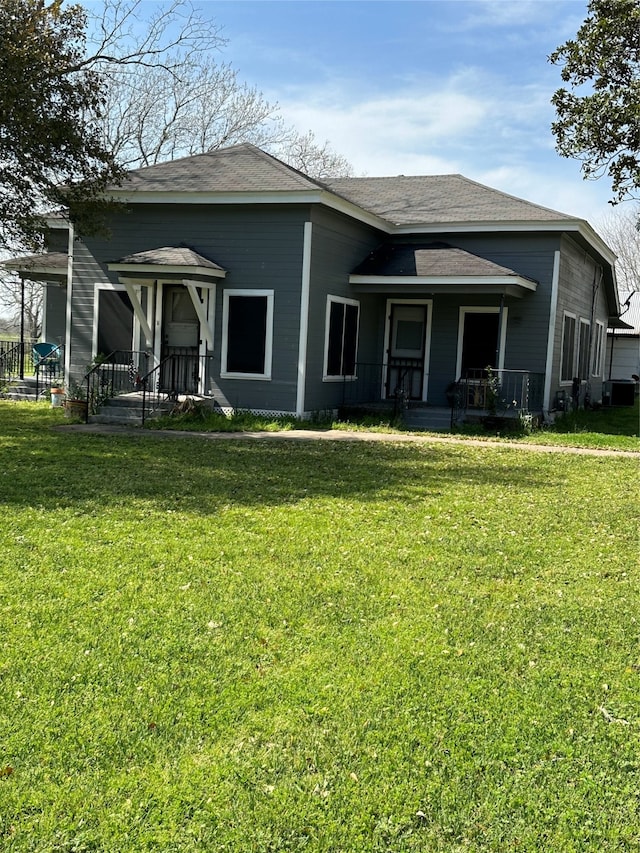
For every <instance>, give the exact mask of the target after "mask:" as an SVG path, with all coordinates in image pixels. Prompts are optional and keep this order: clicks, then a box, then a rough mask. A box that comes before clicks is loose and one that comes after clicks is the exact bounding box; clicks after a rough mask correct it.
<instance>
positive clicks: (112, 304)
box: [93, 282, 134, 364]
mask: <svg viewBox="0 0 640 853" xmlns="http://www.w3.org/2000/svg"><path fill="white" fill-rule="evenodd" d="M93 323H94V327H93V349H94V355H99V356H102V357H103V359H106V360H107V361H110V362H115V363H120V364H126V363H128V362H129V360H130V358H131V351H132V350H133V349H134V346H133V332H134V324H133V306H132V304H131V300H130V299H129V297H128V295H127V293H126V291H125V290H124V288H121V287H118V286H117V285H113V284H106V283H103V282H99V283H98V284H96V301H95V308H94V318H93Z"/></svg>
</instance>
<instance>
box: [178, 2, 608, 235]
mask: <svg viewBox="0 0 640 853" xmlns="http://www.w3.org/2000/svg"><path fill="white" fill-rule="evenodd" d="M194 5H195V6H196V8H197V9H198V10H199V12H200V13H201V14H202V15H203V16H205V17H207V18H208V19H212V20H214V21H215V22H216V24H218V25H219V26H220V27H221V29H222V35H223V36H224V37H225V38H226V39H227V44H226V46H225V48H224V49H223V51H222V52H221V54H220V59H221V60H223V61H225V62H229V63H231V65H232V66H233V67H234V68H235V69H236V70H237V71H238V72H239V79H240V80H242V81H243V82H246V83H248V84H250V85H255V86H256V87H257V88H258V89H259V90H260V91H261V92H262V94H263V95H264V97H265V98H266V99H267V100H269V101H271V102H277V103H278V105H279V108H280V112H281V114H282V116H283V117H284V119H285V120H286V122H287V123H288V124H291V125H294V126H295V127H296V128H297V129H298V130H299V131H300V132H301V133H305V132H306V131H308V130H312V131H313V133H314V134H315V137H316V140H317V141H318V142H320V143H323V142H324V141H326V140H328V141H329V142H330V144H331V146H332V148H333V149H334V150H335V151H336V152H338V153H339V154H341V155H343V156H344V157H346V159H347V160H349V162H350V163H351V164H352V166H353V168H354V173H355V174H356V175H367V176H380V175H384V176H388V175H399V174H403V175H412V174H413V175H418V174H420V175H429V174H451V173H459V174H463V175H465V176H466V177H468V178H471V179H472V180H475V181H479V182H480V183H483V184H487V185H488V186H492V187H495V188H496V189H499V190H502V191H504V192H507V193H511V194H513V195H516V196H519V197H521V198H526V199H528V200H529V201H533V202H536V203H538V204H542V205H544V206H546V207H551V208H553V209H555V210H559V211H562V212H564V213H568V214H571V215H573V216H576V217H580V218H584V219H588V220H589V221H590V222H591V223H592V224H593V225H595V226H596V227H597V224H598V222H599V221H601V219H602V217H603V216H606V214H607V212H609V211H610V210H611V207H610V206H609V205H608V204H607V202H608V199H609V197H610V186H609V184H608V182H607V180H606V178H603V179H601V180H600V181H588V182H586V181H584V180H583V179H582V177H581V173H580V164H579V162H577V161H575V160H567V159H564V158H561V157H560V156H559V155H558V154H557V153H556V152H555V148H554V139H553V136H552V134H551V130H550V125H551V122H552V121H553V118H554V111H553V107H552V106H551V103H550V99H551V97H552V95H553V92H554V91H555V90H556V89H557V88H559V86H560V85H561V79H560V69H559V68H558V67H556V66H554V65H552V64H550V63H549V61H548V56H549V55H550V53H551V52H552V51H553V50H554V49H555V48H556V47H558V46H559V45H560V44H563V43H564V42H565V41H566V40H567V39H569V38H572V37H573V36H575V34H576V32H577V30H578V28H579V26H580V24H581V23H582V21H583V20H584V19H585V17H586V15H587V3H586V0H221V2H218V0H194Z"/></svg>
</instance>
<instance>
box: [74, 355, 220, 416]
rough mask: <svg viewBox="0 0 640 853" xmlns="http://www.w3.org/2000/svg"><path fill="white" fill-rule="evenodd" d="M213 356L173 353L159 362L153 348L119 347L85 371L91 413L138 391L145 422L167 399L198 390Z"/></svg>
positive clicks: (84, 392)
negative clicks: (127, 349) (109, 402)
mask: <svg viewBox="0 0 640 853" xmlns="http://www.w3.org/2000/svg"><path fill="white" fill-rule="evenodd" d="M212 359H213V356H206V357H200V356H194V355H192V354H191V353H189V354H172V355H169V356H167V357H166V358H164V359H163V360H162V361H161V362H160V363H159V364H155V365H154V363H153V361H154V359H153V353H151V352H150V351H124V350H117V351H115V352H112V353H110V354H109V355H108V356H107V357H106V358H105V359H103V360H102V361H101V362H100V363H99V364H96V365H95V366H94V367H92V368H91V370H90V371H89V372H88V373H86V374H85V376H84V379H83V385H84V388H83V395H84V396H85V397H86V400H87V404H88V405H87V420H88V418H89V415H91V414H94V413H95V412H96V411H97V409H98V408H99V407H100V406H101V405H103V404H104V403H106V402H107V401H108V400H110V399H113V398H114V397H117V396H119V395H121V394H127V393H135V392H138V393H139V394H140V395H141V396H142V422H143V425H144V421H145V419H146V418H147V417H148V416H149V415H150V414H151V413H152V412H153V411H155V410H156V409H157V408H158V406H159V405H160V404H161V403H163V402H164V401H166V400H171V399H175V400H177V399H178V397H179V396H180V395H183V394H197V393H198V388H199V386H200V384H201V383H200V378H201V372H202V371H203V370H205V371H206V369H207V364H208V363H209V362H210V361H211V360H212Z"/></svg>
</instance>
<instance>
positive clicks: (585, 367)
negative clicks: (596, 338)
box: [577, 320, 591, 379]
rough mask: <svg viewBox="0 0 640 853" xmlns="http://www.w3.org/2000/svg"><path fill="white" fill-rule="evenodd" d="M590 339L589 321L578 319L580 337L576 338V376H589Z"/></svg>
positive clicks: (583, 377) (584, 377)
mask: <svg viewBox="0 0 640 853" xmlns="http://www.w3.org/2000/svg"><path fill="white" fill-rule="evenodd" d="M590 339H591V323H590V322H589V321H588V320H580V337H579V339H578V373H577V375H578V377H579V378H580V379H588V378H589V341H590Z"/></svg>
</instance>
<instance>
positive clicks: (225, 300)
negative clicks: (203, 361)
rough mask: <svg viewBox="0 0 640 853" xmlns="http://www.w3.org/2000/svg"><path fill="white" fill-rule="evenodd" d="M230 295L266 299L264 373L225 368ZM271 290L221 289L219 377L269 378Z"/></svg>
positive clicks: (266, 379)
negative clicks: (231, 370)
mask: <svg viewBox="0 0 640 853" xmlns="http://www.w3.org/2000/svg"><path fill="white" fill-rule="evenodd" d="M231 296H264V297H266V299H267V317H266V331H265V351H264V373H234V372H229V371H228V370H227V353H228V346H229V338H228V323H229V298H230V297H231ZM273 301H274V291H273V290H261V289H258V288H256V289H244V288H238V289H230V290H223V291H222V348H221V356H220V378H221V379H257V380H261V381H270V380H271V367H272V359H273Z"/></svg>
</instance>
